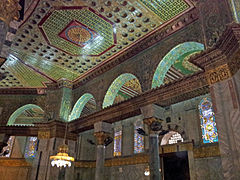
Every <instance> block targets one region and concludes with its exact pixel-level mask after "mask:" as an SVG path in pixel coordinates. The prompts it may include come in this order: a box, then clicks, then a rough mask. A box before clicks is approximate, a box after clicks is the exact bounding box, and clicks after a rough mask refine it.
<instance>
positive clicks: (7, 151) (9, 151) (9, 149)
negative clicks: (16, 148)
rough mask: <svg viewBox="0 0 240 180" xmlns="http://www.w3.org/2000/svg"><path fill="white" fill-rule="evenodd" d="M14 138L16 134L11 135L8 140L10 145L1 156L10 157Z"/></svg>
mask: <svg viewBox="0 0 240 180" xmlns="http://www.w3.org/2000/svg"><path fill="white" fill-rule="evenodd" d="M14 140H15V136H10V137H9V139H8V142H7V144H8V145H7V146H5V147H4V148H3V150H2V153H1V155H0V157H10V156H11V152H12V148H13V144H14Z"/></svg>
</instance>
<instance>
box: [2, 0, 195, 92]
mask: <svg viewBox="0 0 240 180" xmlns="http://www.w3.org/2000/svg"><path fill="white" fill-rule="evenodd" d="M191 8H193V5H192V4H191V3H190V2H189V1H188V0H173V1H172V0H164V1H159V0H151V1H150V0H138V1H135V0H129V1H124V0H121V1H118V0H112V1H105V0H104V1H103V0H96V1H87V0H73V1H71V2H68V1H65V0H61V1H60V0H58V1H47V0H41V1H39V3H38V6H37V7H36V8H35V10H34V11H33V13H32V15H31V16H30V17H29V18H28V20H27V21H26V22H25V23H24V24H23V25H22V26H21V27H20V28H19V29H18V31H17V34H16V38H15V40H14V42H13V44H12V47H11V49H12V52H11V53H12V54H13V55H14V56H16V57H17V58H18V59H20V60H21V61H23V62H24V63H25V64H27V65H28V66H27V67H26V66H25V67H24V68H29V67H32V68H31V71H32V70H36V71H35V73H36V74H37V77H38V78H36V79H35V81H41V82H38V83H36V84H34V83H28V84H29V86H31V87H34V86H36V85H39V84H42V82H44V81H46V80H48V81H51V80H58V79H60V78H67V79H70V80H74V79H76V78H81V77H82V76H84V75H85V74H86V73H88V72H89V71H93V70H94V69H95V68H96V67H99V66H101V65H102V64H104V63H105V62H107V61H110V60H111V59H113V58H115V57H117V56H119V55H120V54H121V53H122V52H124V51H125V50H126V49H128V48H130V47H132V46H133V45H135V44H137V43H138V42H139V41H141V40H142V39H144V38H145V37H147V36H149V35H150V34H152V33H154V32H155V31H157V30H159V29H160V28H161V27H162V26H164V25H165V24H166V23H168V22H169V21H172V20H174V19H175V18H177V17H178V16H180V15H182V14H184V13H185V12H186V11H188V10H189V9H191ZM7 68H9V71H11V72H14V71H15V69H16V68H17V66H12V67H11V68H10V67H7ZM10 69H11V70H10ZM39 77H41V78H39ZM19 78H23V77H21V76H19ZM18 80H19V81H20V82H24V79H18ZM23 85H24V86H26V83H23Z"/></svg>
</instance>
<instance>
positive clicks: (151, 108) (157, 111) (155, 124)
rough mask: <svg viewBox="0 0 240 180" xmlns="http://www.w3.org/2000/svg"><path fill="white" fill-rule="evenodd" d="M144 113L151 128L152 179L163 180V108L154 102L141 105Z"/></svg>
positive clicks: (150, 158) (150, 167) (150, 155)
mask: <svg viewBox="0 0 240 180" xmlns="http://www.w3.org/2000/svg"><path fill="white" fill-rule="evenodd" d="M141 111H142V114H143V117H144V119H143V122H144V123H145V124H146V125H147V126H148V130H149V169H150V180H161V179H162V175H161V173H160V169H161V167H160V157H159V137H158V134H159V131H160V130H161V129H162V125H161V123H162V120H160V117H161V116H162V114H161V113H162V112H163V111H162V109H161V107H159V106H156V105H154V104H150V105H147V106H145V107H141Z"/></svg>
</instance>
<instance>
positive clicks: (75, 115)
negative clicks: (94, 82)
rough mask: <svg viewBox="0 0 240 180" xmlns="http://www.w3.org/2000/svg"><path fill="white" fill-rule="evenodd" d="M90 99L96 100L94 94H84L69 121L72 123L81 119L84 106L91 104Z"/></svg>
mask: <svg viewBox="0 0 240 180" xmlns="http://www.w3.org/2000/svg"><path fill="white" fill-rule="evenodd" d="M90 99H94V97H93V95H92V94H89V93H85V94H83V95H82V96H81V97H80V98H79V99H78V101H77V102H76V103H75V105H74V107H73V109H72V112H71V114H70V116H69V118H68V121H72V120H74V119H77V118H79V117H80V115H81V113H82V111H83V108H84V106H85V105H86V104H87V103H88V102H89V100H90Z"/></svg>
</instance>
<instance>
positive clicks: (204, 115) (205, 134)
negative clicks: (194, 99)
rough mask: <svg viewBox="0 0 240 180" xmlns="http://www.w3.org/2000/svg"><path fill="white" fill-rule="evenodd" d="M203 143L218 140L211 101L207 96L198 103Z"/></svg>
mask: <svg viewBox="0 0 240 180" xmlns="http://www.w3.org/2000/svg"><path fill="white" fill-rule="evenodd" d="M198 108H199V114H200V119H201V128H202V138H203V143H213V142H218V133H217V127H216V122H215V115H214V112H213V108H212V102H211V100H210V99H209V98H203V99H202V100H201V102H200V104H199V107H198Z"/></svg>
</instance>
